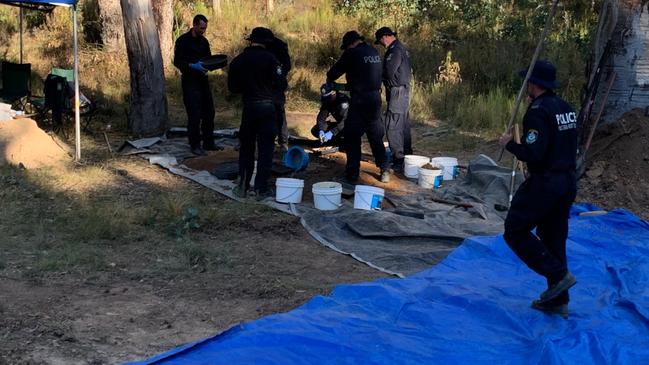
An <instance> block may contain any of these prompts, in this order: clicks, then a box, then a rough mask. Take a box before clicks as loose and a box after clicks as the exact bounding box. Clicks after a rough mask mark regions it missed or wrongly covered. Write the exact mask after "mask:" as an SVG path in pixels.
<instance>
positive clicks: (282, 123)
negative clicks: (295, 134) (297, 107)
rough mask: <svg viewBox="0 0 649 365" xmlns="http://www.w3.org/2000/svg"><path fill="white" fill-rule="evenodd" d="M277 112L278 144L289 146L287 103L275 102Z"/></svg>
mask: <svg viewBox="0 0 649 365" xmlns="http://www.w3.org/2000/svg"><path fill="white" fill-rule="evenodd" d="M275 109H276V111H277V133H278V134H277V144H279V145H283V144H288V125H287V124H286V102H275Z"/></svg>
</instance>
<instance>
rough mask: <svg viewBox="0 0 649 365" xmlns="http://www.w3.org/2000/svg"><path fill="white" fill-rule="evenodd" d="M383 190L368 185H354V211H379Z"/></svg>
mask: <svg viewBox="0 0 649 365" xmlns="http://www.w3.org/2000/svg"><path fill="white" fill-rule="evenodd" d="M384 195H385V190H383V189H381V188H376V187H374V186H369V185H356V189H354V209H364V210H381V205H382V204H383V196H384Z"/></svg>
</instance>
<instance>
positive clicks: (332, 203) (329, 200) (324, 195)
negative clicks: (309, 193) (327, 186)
mask: <svg viewBox="0 0 649 365" xmlns="http://www.w3.org/2000/svg"><path fill="white" fill-rule="evenodd" d="M318 195H320V196H321V197H323V198H325V199H327V201H328V202H329V203H331V205H334V206H337V207H338V208H340V207H342V206H343V203H338V204H336V203H334V202H332V201H331V199H329V198H328V197H327V195H326V194H318Z"/></svg>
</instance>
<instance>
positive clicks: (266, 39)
mask: <svg viewBox="0 0 649 365" xmlns="http://www.w3.org/2000/svg"><path fill="white" fill-rule="evenodd" d="M246 40H248V41H250V42H255V43H260V44H269V43H273V42H274V41H275V35H274V34H273V31H272V30H270V29H268V28H264V27H257V28H254V29H253V30H252V32H250V35H249V36H248V37H247V38H246Z"/></svg>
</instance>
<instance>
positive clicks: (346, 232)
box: [120, 131, 522, 277]
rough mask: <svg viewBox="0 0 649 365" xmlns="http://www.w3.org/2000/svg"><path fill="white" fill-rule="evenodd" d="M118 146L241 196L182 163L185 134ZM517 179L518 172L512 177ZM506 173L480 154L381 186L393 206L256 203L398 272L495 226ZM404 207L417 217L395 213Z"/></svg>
mask: <svg viewBox="0 0 649 365" xmlns="http://www.w3.org/2000/svg"><path fill="white" fill-rule="evenodd" d="M225 132H226V131H223V132H221V133H219V135H225V134H226V133H225ZM215 135H217V132H216V131H215ZM236 143H237V142H236V140H233V139H232V138H218V139H216V144H217V145H219V146H222V147H232V146H233V145H236ZM120 152H121V153H123V154H141V155H142V156H143V157H144V158H146V159H148V160H149V161H150V162H151V163H152V164H157V165H159V166H162V167H164V168H166V169H167V170H169V171H170V172H172V173H174V174H176V175H180V176H183V177H185V178H188V179H190V180H193V181H195V182H197V183H199V184H201V185H203V186H205V187H207V188H209V189H212V190H214V191H218V192H219V193H221V194H223V195H225V196H228V197H230V198H232V199H236V200H241V199H239V198H237V197H236V196H234V194H233V193H232V189H233V188H234V186H235V182H234V181H232V180H227V179H220V178H218V177H216V176H215V175H214V174H213V173H210V172H208V171H198V170H194V169H192V168H189V167H187V166H186V165H185V164H184V163H185V161H186V160H187V159H189V158H190V157H195V156H193V155H192V153H191V152H190V151H189V147H188V146H187V143H186V141H185V140H184V139H173V138H172V139H161V138H148V139H142V140H138V141H128V142H126V143H125V144H124V145H123V146H122V148H120ZM519 175H520V174H519ZM520 180H522V178H521V177H520V176H518V180H517V185H518V183H520ZM510 181H511V170H510V169H507V168H503V167H499V166H498V165H497V164H496V163H495V162H494V161H493V160H491V159H490V158H488V157H486V156H484V155H480V156H478V157H476V158H475V159H474V160H473V161H471V162H470V164H469V168H468V171H467V173H466V175H465V176H464V177H463V179H462V180H461V181H459V182H456V181H451V182H449V181H446V182H445V183H444V186H443V187H442V188H440V189H437V190H436V192H435V193H433V191H431V190H430V189H428V190H426V189H421V188H418V187H417V185H416V184H412V187H413V190H412V191H410V192H408V194H400V195H398V196H397V195H396V194H392V192H390V191H388V192H387V193H386V195H387V196H388V197H389V198H390V202H391V203H392V204H393V205H395V206H396V209H385V210H383V211H362V210H358V209H354V208H353V204H352V202H351V201H347V200H343V204H342V205H341V207H340V208H339V209H336V210H335V211H327V212H324V211H320V210H317V209H315V208H314V207H313V203H311V202H306V201H305V202H302V203H301V204H297V205H295V206H293V207H291V206H289V205H288V204H282V203H277V202H275V201H274V200H273V199H266V200H264V201H263V204H266V205H268V206H271V207H273V208H275V209H278V210H280V211H283V212H286V213H290V214H294V215H296V216H299V217H300V222H301V223H302V225H303V226H304V228H305V229H306V230H307V231H308V232H309V234H311V236H313V238H315V239H316V240H317V241H318V242H320V243H321V244H323V245H325V246H327V247H329V248H331V249H333V250H336V251H338V252H341V253H344V254H347V255H350V256H352V257H354V258H355V259H357V260H359V261H361V262H363V263H366V264H368V265H369V266H371V267H374V268H376V269H378V270H381V271H383V272H386V273H389V274H393V275H397V276H400V277H404V276H406V275H410V274H413V273H416V272H419V271H421V270H423V269H425V268H427V267H430V266H432V265H434V264H436V263H438V262H439V261H441V260H442V259H444V258H445V257H446V255H448V254H449V253H450V252H451V251H453V250H454V249H455V248H456V247H457V246H458V245H459V244H460V243H461V242H462V241H463V240H464V239H465V238H467V237H470V236H485V235H494V234H498V233H500V232H502V229H503V221H504V217H505V215H506V213H505V212H499V211H497V210H496V209H495V208H494V205H495V204H501V205H506V204H507V202H508V197H509V184H510ZM306 188H307V189H308V187H306ZM435 195H438V196H439V197H441V198H444V199H446V200H452V201H463V202H469V203H471V204H474V205H475V207H474V208H469V209H466V208H462V207H458V206H456V205H453V204H441V203H439V202H435V201H433V200H431V198H433V197H434V196H435ZM404 210H405V211H408V212H415V213H417V214H420V215H421V216H422V217H420V218H413V217H411V216H404V215H403V214H399V212H403V211H404Z"/></svg>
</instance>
